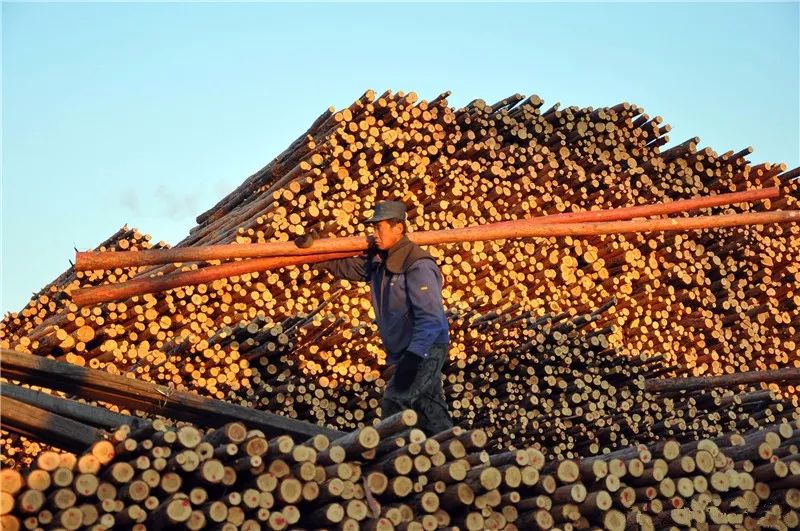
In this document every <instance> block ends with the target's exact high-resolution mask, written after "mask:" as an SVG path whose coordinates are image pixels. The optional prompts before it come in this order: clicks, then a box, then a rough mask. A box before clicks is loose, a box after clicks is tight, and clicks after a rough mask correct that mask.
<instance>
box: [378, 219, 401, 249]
mask: <svg viewBox="0 0 800 531" xmlns="http://www.w3.org/2000/svg"><path fill="white" fill-rule="evenodd" d="M372 233H373V235H374V236H375V244H376V245H377V246H378V249H380V250H382V251H386V250H388V249H391V248H392V246H393V245H394V244H395V243H397V242H399V241H400V239H401V238H402V237H403V224H402V223H397V224H395V226H394V227H393V226H392V225H391V224H390V223H389V222H388V221H387V220H382V221H379V222H377V223H373V224H372Z"/></svg>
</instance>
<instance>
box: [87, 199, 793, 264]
mask: <svg viewBox="0 0 800 531" xmlns="http://www.w3.org/2000/svg"><path fill="white" fill-rule="evenodd" d="M779 196H780V190H779V189H778V187H771V188H758V189H753V190H745V191H742V192H731V193H725V194H718V195H712V196H703V197H694V198H691V199H681V200H677V201H670V202H667V203H659V204H655V205H638V206H632V207H622V208H613V209H605V210H592V211H587V212H567V213H563V214H554V215H550V216H539V217H534V218H527V219H524V220H513V221H501V222H498V223H493V224H489V225H482V226H478V227H467V228H463V229H445V230H437V231H427V232H417V233H413V234H411V235H410V236H409V237H410V238H411V239H412V240H413V241H414V242H416V243H418V244H421V245H436V244H440V243H453V242H459V241H475V239H462V238H474V237H475V235H476V233H477V235H478V237H477V238H476V239H492V238H486V237H482V236H480V234H481V233H483V231H489V230H494V231H496V232H493V234H501V233H502V231H504V230H505V229H508V230H509V231H510V233H515V231H521V233H524V234H526V235H530V236H548V235H550V234H548V233H547V232H546V231H545V232H536V233H535V234H534V233H527V232H525V230H526V229H527V228H532V227H538V226H542V225H554V224H566V223H572V224H574V223H598V222H604V221H624V220H629V219H633V218H643V217H649V216H659V215H669V214H677V213H683V212H689V211H692V210H697V209H701V208H710V207H715V206H723V205H731V204H736V203H750V202H753V201H760V200H763V199H773V198H776V197H779ZM574 230H576V231H578V232H575V233H565V234H575V235H578V234H579V233H580V231H581V230H584V229H574ZM462 235H463V236H462ZM506 237H514V236H498V238H501V239H502V238H506ZM366 248H367V240H366V237H364V236H354V237H347V238H328V239H323V240H318V241H316V242H314V244H313V245H312V246H311V247H309V248H306V249H301V248H299V247H297V246H296V245H295V244H294V243H293V242H268V243H253V244H224V245H207V246H196V247H176V248H173V249H148V250H142V251H78V252H76V255H75V269H76V270H77V271H89V270H95V269H103V270H109V269H114V268H117V267H140V266H145V265H156V264H170V263H185V262H199V261H208V260H232V259H235V258H265V257H269V256H302V255H313V254H322V253H336V252H358V251H363V250H364V249H366Z"/></svg>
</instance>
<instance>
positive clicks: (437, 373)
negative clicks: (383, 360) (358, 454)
mask: <svg viewBox="0 0 800 531" xmlns="http://www.w3.org/2000/svg"><path fill="white" fill-rule="evenodd" d="M446 358H447V345H434V346H433V347H431V349H430V351H428V357H427V358H425V359H423V360H422V362H421V363H420V365H419V370H418V371H417V375H416V377H415V378H414V382H413V383H412V384H411V385H410V386H409V387H408V389H406V390H404V391H398V390H397V389H395V386H394V376H392V378H391V379H390V380H389V383H388V385H387V386H386V391H385V392H384V393H383V401H382V402H381V410H382V418H384V419H385V418H387V417H389V416H391V415H394V414H395V413H398V412H400V411H403V410H405V409H413V410H414V411H416V412H417V416H418V419H417V427H418V428H419V429H421V430H422V431H424V432H425V434H426V435H429V436H430V435H434V434H436V433H439V432H441V431H444V430H446V429H449V428H452V427H453V421H452V420H451V419H450V412H449V411H448V409H447V402H446V401H445V399H444V390H443V389H442V367H443V366H444V363H445V361H446Z"/></svg>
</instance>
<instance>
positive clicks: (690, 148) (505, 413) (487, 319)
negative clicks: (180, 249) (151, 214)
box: [0, 91, 800, 457]
mask: <svg viewBox="0 0 800 531" xmlns="http://www.w3.org/2000/svg"><path fill="white" fill-rule="evenodd" d="M446 96H447V95H446V94H445V95H442V96H440V97H437V98H435V99H434V100H432V101H430V102H427V101H418V100H417V97H416V95H415V94H413V93H411V94H404V93H402V92H398V93H388V92H387V93H385V94H383V95H381V96H377V95H376V94H375V93H373V92H372V91H368V92H367V93H365V94H364V95H363V96H362V97H361V98H359V99H358V100H357V101H356V102H354V103H353V104H352V105H351V106H350V107H349V108H347V109H344V110H342V111H339V112H334V111H333V110H332V109H329V110H327V111H326V112H324V113H323V114H322V115H321V116H320V117H319V119H318V120H316V121H315V122H314V124H312V126H311V127H310V128H309V130H308V131H307V132H306V133H305V134H304V135H301V136H300V137H299V138H298V139H297V140H296V141H295V142H293V143H292V144H291V145H290V146H289V148H287V150H286V151H284V152H283V153H281V154H280V155H279V156H278V157H276V158H275V159H274V160H273V161H272V162H271V163H270V164H268V165H267V166H266V167H265V168H263V169H261V170H259V171H258V172H256V173H255V174H254V175H252V176H251V177H249V178H248V179H247V180H246V181H245V182H244V183H243V184H242V185H241V186H240V187H239V188H237V189H236V190H235V191H234V192H232V193H231V194H230V195H229V196H227V197H226V198H224V199H223V200H222V201H220V202H219V204H217V205H216V206H215V207H214V208H212V209H210V210H209V211H208V212H206V213H204V214H202V215H201V216H199V217H198V219H197V222H198V225H197V226H196V227H195V228H194V229H192V231H191V232H190V235H189V236H188V237H187V238H186V239H185V240H184V241H182V242H180V243H179V244H178V246H186V245H199V244H212V243H229V242H239V243H245V242H264V241H268V240H278V241H287V240H289V239H291V238H293V237H294V236H295V235H297V234H301V233H303V232H304V231H305V228H307V227H311V226H313V225H319V224H322V225H324V226H325V231H326V232H328V233H330V234H332V235H341V236H345V235H352V234H357V233H360V232H362V231H363V230H364V229H365V227H364V226H363V225H362V224H361V223H360V222H359V220H361V219H363V218H364V217H365V214H366V213H367V211H368V210H369V209H370V208H371V207H372V205H373V204H374V202H375V201H377V200H380V199H389V198H397V199H402V200H404V201H405V202H406V204H408V205H409V206H411V207H412V208H411V211H410V227H411V230H421V229H424V230H428V229H438V228H448V227H463V226H467V225H472V224H477V223H483V222H490V221H500V220H505V219H517V218H521V217H525V216H532V215H541V214H545V213H558V212H565V211H574V210H588V209H594V208H608V207H618V206H626V205H635V204H646V203H652V202H657V201H662V200H669V199H680V198H686V197H691V196H696V195H705V194H709V193H719V192H727V191H733V190H743V189H748V188H750V187H753V186H767V185H771V184H775V183H777V184H779V185H781V187H782V189H783V191H784V194H785V195H784V197H782V198H781V199H779V200H776V201H772V202H771V204H768V205H737V206H735V207H726V208H714V209H709V210H708V212H707V213H717V212H734V211H751V210H759V209H762V208H764V207H769V208H771V209H774V208H797V207H798V197H797V196H798V189H799V185H798V182H797V180H796V179H793V178H794V177H796V176H797V175H798V173H800V172H799V171H798V170H797V169H795V170H791V171H786V167H785V165H783V164H758V165H751V164H749V163H748V161H747V157H748V156H749V154H750V149H749V148H748V149H743V150H741V151H738V152H733V151H729V152H727V153H724V154H717V153H715V152H714V151H713V150H711V149H710V148H704V149H698V145H697V144H698V139H690V140H688V141H686V142H684V143H682V144H679V145H677V146H675V147H672V148H669V149H666V150H661V147H662V146H664V145H665V144H667V142H668V138H667V132H668V131H669V126H667V125H664V124H662V123H661V122H662V120H661V118H660V117H657V116H656V117H652V118H651V117H650V116H648V115H647V114H644V112H643V110H642V109H641V108H639V107H637V106H635V105H631V104H628V103H621V104H619V105H615V106H613V107H606V108H598V109H593V108H577V107H568V108H566V109H563V110H561V109H560V108H559V106H558V104H556V105H554V106H552V107H550V108H545V107H544V106H543V102H542V101H541V100H540V99H539V98H538V97H536V96H531V97H529V98H524V97H522V96H519V95H514V96H511V97H509V98H506V99H504V100H502V101H500V102H497V103H495V104H492V105H490V104H486V103H485V102H483V101H482V100H475V101H473V102H471V103H470V104H468V105H466V106H465V107H463V108H460V109H453V108H451V107H449V106H448V104H447V101H446ZM798 230H799V229H798V226H797V225H788V226H778V225H775V226H769V227H740V228H732V229H714V230H703V231H697V232H693V233H688V234H674V233H659V234H647V235H612V236H598V237H589V238H580V239H576V238H569V237H567V238H561V239H555V238H551V239H537V240H525V241H523V240H520V241H514V240H505V241H494V242H484V243H481V242H476V243H464V244H458V245H449V246H441V247H437V248H432V249H429V250H430V251H431V253H432V254H434V255H435V256H436V258H437V259H438V261H439V263H440V265H441V267H442V271H443V273H444V276H445V286H446V288H445V294H444V295H445V307H446V308H447V309H448V316H449V318H450V321H451V325H452V338H453V343H452V348H451V358H452V363H451V364H450V365H449V366H448V369H447V374H446V377H447V382H446V389H447V392H448V397H449V399H450V402H451V407H452V409H453V412H454V416H455V417H456V418H457V419H458V420H459V422H461V423H463V424H464V425H465V426H466V427H470V426H476V427H481V428H482V429H484V430H486V432H487V433H490V434H491V438H490V439H491V441H494V442H492V444H495V445H496V447H497V448H500V447H504V446H508V445H511V446H514V447H520V448H521V447H523V446H525V445H528V444H531V443H532V441H536V440H542V441H546V443H544V444H545V445H547V446H548V448H551V449H552V453H553V454H554V455H555V456H564V457H570V456H577V455H591V454H595V453H599V452H601V451H603V450H604V449H613V448H616V447H620V446H625V445H627V444H629V443H631V442H633V441H637V442H639V441H650V440H655V439H657V438H659V437H663V436H664V435H667V436H669V435H674V436H677V437H682V439H681V440H688V439H689V438H694V437H702V436H717V435H718V434H720V433H722V432H723V431H727V430H732V429H736V428H739V429H742V428H746V427H750V426H754V425H763V424H767V423H769V422H772V421H774V420H776V419H778V418H781V417H783V416H786V415H787V414H788V413H787V411H791V409H792V406H794V407H796V402H793V403H792V402H788V403H787V402H782V401H780V400H778V398H779V397H776V396H774V395H773V394H771V393H769V392H767V393H763V392H761V393H760V394H759V391H760V390H759V389H751V388H747V389H744V388H740V389H738V390H737V391H730V392H727V391H726V392H720V391H711V392H702V393H698V394H697V395H698V396H693V397H691V400H693V401H695V403H693V402H692V401H691V400H690V401H685V400H684V399H683V398H676V397H664V398H663V399H662V398H654V397H652V396H651V395H648V394H647V393H645V392H644V391H643V388H642V387H643V379H644V378H647V377H652V376H659V375H670V374H694V375H701V374H718V373H725V372H731V371H739V370H746V369H769V368H779V367H786V366H795V367H797V366H800V365H798V364H800V360H798V359H797V356H796V351H797V346H798V341H800V337H798V336H800V331H798V329H797V326H796V323H797V322H800V292H799V291H798V289H797V286H798V285H800V246H798V245H797V242H798V241H800V234H798ZM148 239H149V238H147V237H143V236H142V235H141V234H139V233H138V232H136V231H125V230H123V231H120V232H119V233H117V234H115V235H114V236H113V237H112V238H110V239H109V241H107V242H104V244H103V245H101V248H106V249H126V248H147V247H149V246H150V244H149V243H148V241H147V240H148ZM194 267H197V265H195V264H192V265H187V264H184V265H173V266H161V267H156V268H149V269H147V270H122V269H120V270H116V271H112V272H105V273H101V272H92V273H88V274H87V273H76V272H74V271H73V270H71V269H70V270H68V271H67V272H66V273H65V274H64V275H62V276H61V277H59V278H58V279H56V281H54V282H53V283H51V284H50V285H48V286H47V287H46V288H45V289H43V290H42V292H40V293H39V294H37V295H36V296H34V297H33V299H32V300H31V302H30V303H29V304H28V305H27V306H26V308H25V309H23V310H22V311H21V312H19V313H13V314H9V315H7V316H6V317H5V319H4V320H3V321H2V323H0V347H6V348H14V349H15V350H20V351H24V352H30V353H33V354H36V355H51V356H55V357H58V358H60V359H64V360H67V361H69V362H71V363H75V364H79V365H84V364H85V365H87V366H90V367H93V368H100V369H104V370H107V371H109V372H112V373H126V372H129V373H132V374H133V375H135V377H137V378H141V379H144V380H148V381H154V382H158V383H169V384H170V385H173V386H175V387H176V388H179V389H184V388H185V389H191V390H196V391H197V392H199V393H202V394H207V395H210V396H213V397H217V398H224V399H228V400H233V401H238V402H240V403H244V404H252V405H254V406H256V405H258V406H259V407H265V408H269V409H272V410H274V411H276V412H281V413H283V414H286V415H288V416H296V417H299V418H308V419H310V420H315V421H317V422H320V423H325V424H329V425H332V426H335V427H341V428H353V427H357V426H363V425H366V424H369V422H370V421H371V420H372V419H373V418H374V417H375V416H376V414H378V413H379V407H378V406H379V403H378V397H379V396H380V392H381V386H382V385H383V382H384V377H383V375H382V373H381V371H382V368H383V364H384V355H383V353H382V352H381V350H380V347H379V342H378V340H377V336H376V330H375V326H374V324H373V323H372V317H373V314H372V310H371V308H370V303H369V297H368V294H367V291H366V290H367V288H366V287H365V286H363V285H356V284H352V283H349V282H346V281H343V282H334V281H331V279H330V278H329V277H327V276H326V275H325V274H319V273H317V272H315V271H313V270H312V269H311V268H309V267H308V266H303V267H300V268H290V269H286V270H280V271H271V272H265V273H261V274H249V275H242V276H239V277H234V278H231V279H227V280H220V281H216V282H213V283H211V284H208V285H203V286H198V287H188V288H183V289H176V290H173V291H171V292H168V293H166V294H158V295H145V296H142V297H134V298H132V299H130V300H127V301H121V302H116V303H108V304H102V305H97V306H94V307H89V308H82V309H78V308H76V307H75V306H74V305H72V304H71V303H70V302H69V300H68V296H69V294H70V293H71V292H72V291H74V290H75V289H77V288H79V287H86V286H90V285H97V284H98V283H101V282H120V281H123V280H125V279H126V278H130V277H133V276H136V275H141V274H164V273H167V272H169V271H171V270H175V269H190V268H194ZM612 298H614V299H615V300H616V304H614V305H604V303H605V302H606V301H608V300H610V299H612ZM598 307H602V310H603V311H597V312H595V313H592V310H593V309H594V308H598ZM587 316H589V317H587ZM654 353H658V356H661V357H655V356H654ZM487 375H488V376H489V377H488V378H487V377H486V376H487ZM533 388H535V390H537V391H538V393H536V392H532V391H531V389H533ZM781 390H782V391H783V392H784V393H785V394H787V395H789V396H791V395H794V394H795V392H796V390H795V388H794V387H793V386H787V387H783V388H782V389H781ZM775 391H777V389H775ZM604 397H605V398H607V399H610V400H608V401H606V402H604V401H603V398H604ZM761 407H764V408H767V409H766V411H767V413H762V412H761V410H759V408H761ZM683 438H686V439H683ZM6 440H8V439H6ZM13 444H18V443H17V442H16V441H15V442H14V443H13Z"/></svg>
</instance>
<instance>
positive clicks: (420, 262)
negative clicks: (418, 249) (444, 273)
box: [406, 251, 439, 273]
mask: <svg viewBox="0 0 800 531" xmlns="http://www.w3.org/2000/svg"><path fill="white" fill-rule="evenodd" d="M422 253H423V254H418V255H416V256H414V259H413V260H409V261H408V262H407V266H406V273H411V272H414V271H439V264H437V263H436V259H435V258H434V257H433V256H431V255H430V254H428V253H427V252H425V251H422Z"/></svg>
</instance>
